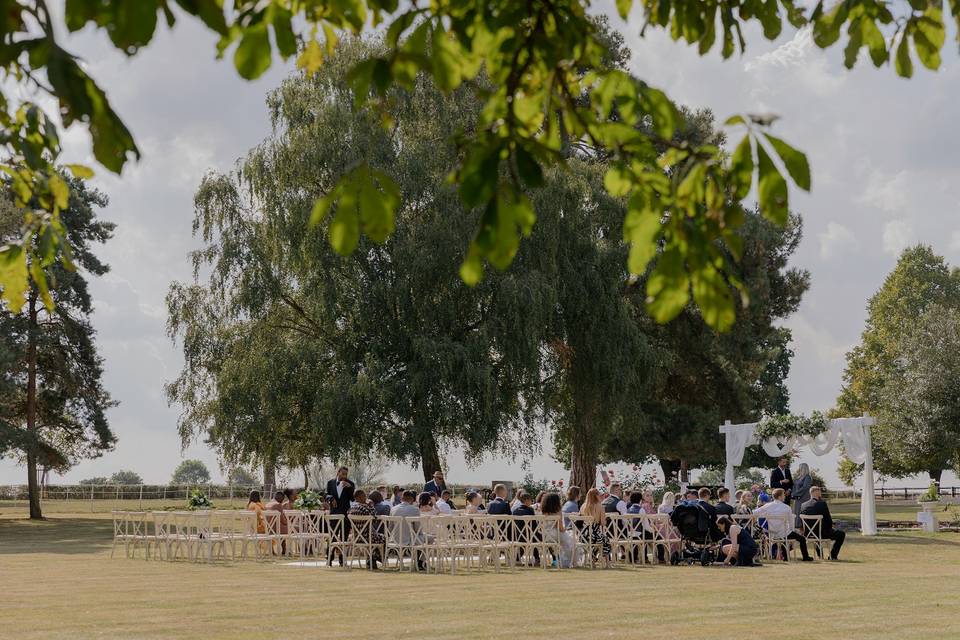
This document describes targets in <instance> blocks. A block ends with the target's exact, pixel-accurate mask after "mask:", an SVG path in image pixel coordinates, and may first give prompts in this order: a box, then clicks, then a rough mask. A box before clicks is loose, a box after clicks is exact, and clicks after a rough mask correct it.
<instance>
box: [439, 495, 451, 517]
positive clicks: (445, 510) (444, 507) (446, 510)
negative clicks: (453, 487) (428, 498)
mask: <svg viewBox="0 0 960 640" xmlns="http://www.w3.org/2000/svg"><path fill="white" fill-rule="evenodd" d="M451 500H452V497H451V494H450V489H444V490H443V492H441V493H440V499H439V500H437V503H436V507H437V513H440V514H444V515H450V514H451V513H453V507H452V506H450V502H451Z"/></svg>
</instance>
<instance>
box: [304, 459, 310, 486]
mask: <svg viewBox="0 0 960 640" xmlns="http://www.w3.org/2000/svg"><path fill="white" fill-rule="evenodd" d="M309 488H310V470H309V469H308V468H307V465H303V489H304V491H306V490H307V489H309Z"/></svg>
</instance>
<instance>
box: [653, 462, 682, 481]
mask: <svg viewBox="0 0 960 640" xmlns="http://www.w3.org/2000/svg"><path fill="white" fill-rule="evenodd" d="M658 462H659V463H660V470H661V471H663V482H664V484H669V483H670V481H671V480H679V477H680V476H679V474H680V461H679V460H670V459H668V458H660V459H659V460H658Z"/></svg>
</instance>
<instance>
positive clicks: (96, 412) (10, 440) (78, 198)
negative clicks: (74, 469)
mask: <svg viewBox="0 0 960 640" xmlns="http://www.w3.org/2000/svg"><path fill="white" fill-rule="evenodd" d="M64 180H65V181H66V182H67V184H68V186H69V189H70V197H69V203H68V206H67V207H66V208H65V209H64V210H63V211H62V212H61V213H60V221H61V224H62V229H63V233H65V234H66V236H67V237H68V238H69V241H70V244H71V245H72V248H73V250H72V256H71V259H72V262H73V264H74V265H75V266H76V269H75V270H68V269H66V268H64V267H63V266H62V264H61V263H60V262H59V260H58V261H57V262H55V263H53V264H50V265H45V266H46V268H47V269H48V273H49V274H50V276H52V277H51V278H50V281H49V283H50V288H49V291H44V290H41V289H38V288H37V286H36V284H35V282H31V286H30V288H29V289H28V290H27V296H26V297H27V303H26V304H25V305H24V307H23V309H22V310H21V311H20V312H19V313H12V312H11V311H9V310H8V309H6V308H4V309H2V310H0V366H2V382H0V452H5V453H9V454H12V455H15V456H16V457H17V458H18V459H20V460H22V461H23V462H24V463H25V464H26V467H27V484H28V488H29V494H30V517H31V518H34V519H39V518H42V513H41V509H40V493H39V486H38V480H39V479H38V470H39V469H40V468H43V469H58V470H65V469H67V468H69V467H70V466H72V465H73V464H75V463H76V462H77V461H79V460H80V459H83V458H93V457H97V456H99V455H101V454H102V453H103V452H104V451H107V450H109V449H110V448H112V446H113V444H114V441H115V437H114V435H113V433H112V432H111V430H110V427H109V425H108V424H107V418H106V414H105V412H106V409H107V408H109V407H111V406H114V405H115V403H114V402H113V401H112V400H111V399H110V396H109V394H108V393H107V392H106V391H105V390H104V388H103V384H102V380H101V379H102V376H103V361H102V358H101V357H100V356H99V354H98V353H97V348H96V345H95V343H94V337H95V333H96V332H95V331H94V328H93V326H92V324H91V322H90V315H91V313H92V312H93V305H92V301H91V299H90V293H89V291H88V284H87V278H88V277H91V276H101V275H103V274H105V273H107V271H108V270H109V267H108V266H107V265H106V264H104V263H103V262H102V261H101V260H100V259H99V258H98V257H97V256H96V255H95V254H94V253H93V246H94V245H95V244H101V243H104V242H106V241H107V240H109V239H110V238H111V237H112V235H113V229H114V226H115V225H114V224H112V223H109V222H104V221H102V220H99V219H98V218H97V213H96V209H98V208H102V207H104V206H106V204H107V198H106V196H105V195H103V194H102V193H100V192H99V191H97V190H95V189H89V188H87V187H86V186H85V185H84V183H83V182H82V181H81V180H77V179H73V178H67V177H64ZM5 204H6V203H5ZM20 215H22V212H18V211H16V210H15V209H14V208H13V207H12V206H10V205H9V204H6V206H5V207H4V208H3V210H2V212H0V216H2V217H0V237H2V241H3V242H5V241H8V240H10V239H11V238H13V237H15V236H16V235H17V233H18V222H19V216H20ZM52 232H53V229H52V228H51V229H49V230H47V232H46V233H52ZM32 241H33V242H39V243H43V242H46V241H47V240H46V239H45V238H44V237H43V236H40V237H34V238H33V239H32Z"/></svg>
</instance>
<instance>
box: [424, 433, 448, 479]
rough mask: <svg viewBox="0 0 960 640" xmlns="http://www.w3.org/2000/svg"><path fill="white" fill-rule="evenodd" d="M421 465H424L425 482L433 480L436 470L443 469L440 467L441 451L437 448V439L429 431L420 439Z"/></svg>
mask: <svg viewBox="0 0 960 640" xmlns="http://www.w3.org/2000/svg"><path fill="white" fill-rule="evenodd" d="M420 465H421V466H422V467H423V481H424V482H429V481H430V480H432V479H433V474H434V472H435V471H443V469H441V468H440V452H439V451H438V450H437V441H436V440H435V439H434V437H433V434H432V433H427V434H426V435H425V436H424V437H423V438H421V439H420Z"/></svg>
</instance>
